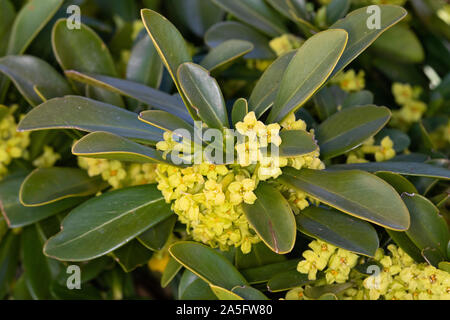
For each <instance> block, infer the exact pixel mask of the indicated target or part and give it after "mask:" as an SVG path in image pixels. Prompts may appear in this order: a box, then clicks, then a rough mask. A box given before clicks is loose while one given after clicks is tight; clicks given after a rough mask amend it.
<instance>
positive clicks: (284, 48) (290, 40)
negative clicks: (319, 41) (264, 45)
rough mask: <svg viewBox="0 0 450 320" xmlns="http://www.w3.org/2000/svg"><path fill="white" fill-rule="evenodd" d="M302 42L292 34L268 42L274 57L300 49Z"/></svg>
mask: <svg viewBox="0 0 450 320" xmlns="http://www.w3.org/2000/svg"><path fill="white" fill-rule="evenodd" d="M303 42H304V40H303V39H301V38H299V37H296V36H294V35H293V34H283V35H282V36H279V37H277V38H273V39H272V40H271V41H270V42H269V46H270V48H271V49H272V50H273V51H274V52H275V53H276V55H277V56H278V57H280V56H282V55H283V54H285V53H288V52H289V51H292V50H295V49H298V48H300V47H301V45H302V44H303Z"/></svg>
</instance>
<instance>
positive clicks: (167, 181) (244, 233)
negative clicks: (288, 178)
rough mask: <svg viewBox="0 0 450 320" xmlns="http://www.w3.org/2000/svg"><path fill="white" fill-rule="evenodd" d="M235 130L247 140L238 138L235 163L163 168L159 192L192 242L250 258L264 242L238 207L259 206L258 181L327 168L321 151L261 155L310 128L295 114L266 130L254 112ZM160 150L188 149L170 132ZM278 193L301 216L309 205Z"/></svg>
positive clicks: (159, 168) (287, 191) (297, 196)
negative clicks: (291, 133) (287, 135)
mask: <svg viewBox="0 0 450 320" xmlns="http://www.w3.org/2000/svg"><path fill="white" fill-rule="evenodd" d="M236 129H237V131H238V133H239V135H241V138H243V139H239V138H238V139H237V141H238V142H237V144H236V145H235V150H236V154H237V159H238V161H237V162H235V163H232V164H227V165H224V164H213V163H211V162H209V161H207V160H205V159H206V157H202V159H203V162H202V163H201V164H195V165H192V166H190V167H187V168H178V167H174V166H170V165H162V164H160V165H158V166H157V170H156V174H157V178H156V180H157V181H158V189H159V190H161V192H162V193H163V195H164V197H165V199H166V201H167V202H168V203H172V209H173V211H174V212H175V213H176V214H177V215H178V217H179V220H180V221H181V222H182V223H184V224H186V226H187V231H188V233H189V234H191V235H192V237H193V239H194V240H196V241H200V242H203V243H206V244H208V245H210V246H212V247H219V248H220V249H222V250H227V249H228V248H229V247H231V246H234V247H240V248H241V250H242V252H244V253H248V252H250V250H251V246H252V244H254V243H257V242H259V241H260V239H259V237H258V236H257V235H256V234H255V233H254V231H253V230H252V229H251V227H250V225H249V223H248V221H247V219H246V217H245V215H244V212H243V210H242V208H241V206H240V205H241V204H242V203H247V204H253V203H254V202H255V201H256V195H255V193H254V190H255V189H256V187H257V185H258V183H259V181H262V180H268V179H275V178H277V177H278V176H280V175H281V174H282V171H281V168H282V167H284V166H291V167H294V168H296V169H301V168H304V167H306V168H311V169H323V168H324V164H323V163H322V162H321V161H320V159H319V151H315V152H313V153H311V154H306V155H301V156H297V157H292V158H288V157H287V158H283V157H279V156H278V155H274V154H270V155H268V154H267V153H264V152H262V150H263V149H264V148H266V147H268V146H269V145H272V146H275V147H278V146H280V145H281V143H282V141H281V138H280V135H279V133H280V131H281V130H306V123H305V122H304V121H303V120H296V119H295V115H293V114H291V115H289V116H288V117H287V118H286V119H285V120H284V121H283V122H282V123H281V125H280V124H277V123H274V124H268V125H265V124H264V123H263V122H261V121H258V120H257V118H256V116H255V113H254V112H250V113H248V114H247V115H246V116H245V117H244V119H243V121H241V122H238V123H236ZM312 134H313V132H312ZM156 147H157V149H159V150H161V151H163V152H164V156H166V155H167V154H168V153H169V152H170V151H172V150H177V151H180V150H182V149H184V148H185V147H186V144H185V142H176V141H174V140H173V138H172V134H171V133H168V132H166V133H165V134H164V141H160V142H158V143H157V144H156ZM278 188H280V190H281V191H283V194H284V195H285V196H286V197H287V198H288V200H289V201H290V202H291V203H292V204H293V205H294V206H295V207H296V208H297V210H298V209H300V210H302V209H304V208H305V207H307V206H308V205H309V202H308V201H307V196H306V194H303V193H301V192H297V191H294V190H291V189H289V187H287V186H278Z"/></svg>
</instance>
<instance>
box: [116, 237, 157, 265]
mask: <svg viewBox="0 0 450 320" xmlns="http://www.w3.org/2000/svg"><path fill="white" fill-rule="evenodd" d="M152 254H153V253H152V252H151V251H150V250H149V249H147V248H146V247H144V246H143V245H142V244H141V243H140V242H139V241H137V240H136V239H134V240H131V241H130V242H128V243H127V244H125V245H124V246H122V247H120V248H119V249H117V250H114V252H113V253H112V255H113V256H114V259H115V260H116V261H117V262H118V263H119V265H120V266H121V267H122V269H123V270H124V271H125V272H131V271H133V270H134V269H136V268H137V267H139V266H142V265H144V264H146V263H147V262H148V261H149V260H150V258H151V256H152Z"/></svg>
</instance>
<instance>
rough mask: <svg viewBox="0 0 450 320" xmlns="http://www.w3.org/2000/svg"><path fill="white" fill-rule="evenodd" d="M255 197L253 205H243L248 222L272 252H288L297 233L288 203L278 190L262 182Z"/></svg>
mask: <svg viewBox="0 0 450 320" xmlns="http://www.w3.org/2000/svg"><path fill="white" fill-rule="evenodd" d="M255 195H256V197H257V200H256V201H255V203H254V204H252V205H249V204H243V209H244V212H245V216H246V217H247V219H248V222H249V223H250V225H251V226H252V227H253V229H255V231H256V233H257V234H258V235H259V236H260V238H261V239H262V240H263V241H264V243H265V244H266V245H267V246H268V247H269V248H270V249H272V250H273V251H274V252H276V253H279V254H283V253H287V252H290V251H291V250H292V248H293V247H294V243H295V237H296V234H297V232H296V228H295V219H294V214H293V213H292V210H291V208H290V206H289V203H288V202H287V200H286V199H285V198H284V197H283V196H282V195H281V193H280V192H279V191H278V190H276V189H275V188H274V187H272V186H271V185H269V184H267V183H264V182H261V183H260V184H259V185H258V188H257V189H256V190H255Z"/></svg>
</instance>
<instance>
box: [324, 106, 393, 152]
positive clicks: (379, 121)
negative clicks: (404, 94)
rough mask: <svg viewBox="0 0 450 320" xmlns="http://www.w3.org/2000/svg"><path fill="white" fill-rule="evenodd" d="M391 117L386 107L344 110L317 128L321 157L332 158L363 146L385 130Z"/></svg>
mask: <svg viewBox="0 0 450 320" xmlns="http://www.w3.org/2000/svg"><path fill="white" fill-rule="evenodd" d="M390 117H391V112H390V111H389V109H388V108H386V107H377V106H363V107H353V108H348V109H344V110H342V111H340V112H338V113H335V114H334V115H332V116H331V117H329V118H328V119H327V120H325V121H324V122H322V123H321V124H320V126H319V127H318V128H317V140H318V141H319V146H320V155H321V156H323V157H325V158H331V157H335V156H338V155H341V154H343V153H345V152H347V151H349V150H352V149H354V148H355V147H357V146H359V145H360V144H362V143H363V142H364V141H365V140H367V139H368V138H370V137H372V136H374V135H375V134H376V133H377V132H378V131H380V130H381V128H383V127H384V126H385V125H386V123H387V122H388V120H389V118H390Z"/></svg>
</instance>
